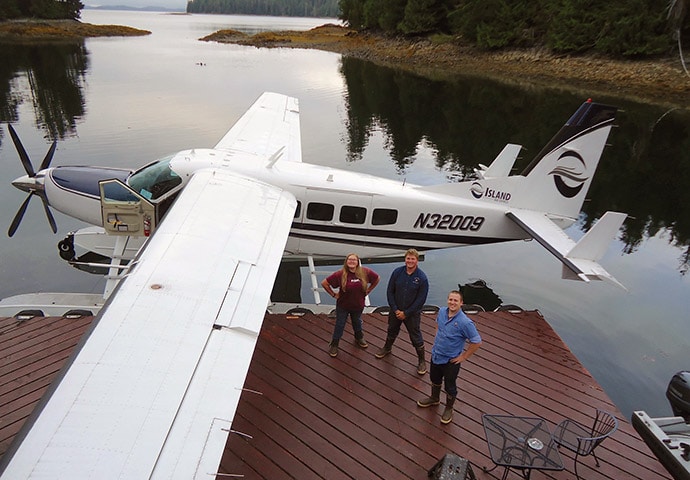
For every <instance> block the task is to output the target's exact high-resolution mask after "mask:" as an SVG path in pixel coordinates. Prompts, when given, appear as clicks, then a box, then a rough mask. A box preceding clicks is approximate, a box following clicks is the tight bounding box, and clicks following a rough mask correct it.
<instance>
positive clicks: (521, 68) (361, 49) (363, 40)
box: [201, 25, 690, 108]
mask: <svg viewBox="0 0 690 480" xmlns="http://www.w3.org/2000/svg"><path fill="white" fill-rule="evenodd" d="M201 40H205V41H216V42H221V43H235V44H240V45H253V46H255V47H268V48H275V47H283V48H315V49H320V50H327V51H331V52H336V53H340V54H343V55H349V56H353V57H358V58H363V59H366V60H370V61H372V62H375V63H377V64H380V65H385V66H390V67H393V68H400V69H403V70H407V71H411V72H413V73H416V74H419V75H422V76H425V77H430V78H439V79H441V78H452V77H453V76H454V75H459V74H460V75H476V76H483V77H490V78H492V79H494V80H497V81H501V82H506V83H513V84H514V83H520V84H526V85H536V86H541V87H552V88H559V89H566V90H572V91H577V92H580V93H583V94H584V95H585V96H592V95H596V94H598V95H610V96H616V97H624V98H629V99H631V100H634V101H641V102H646V103H654V104H662V105H668V106H669V107H681V108H690V76H688V75H686V74H685V72H684V71H683V69H682V67H681V65H680V60H679V59H678V58H677V57H675V58H670V57H669V58H662V59H657V60H653V61H652V60H644V61H632V60H630V61H624V60H612V59H606V58H598V57H593V56H581V57H578V56H557V55H554V54H551V53H549V52H546V51H543V50H507V51H506V50H502V51H497V52H487V51H481V50H477V49H476V48H473V47H470V46H461V45H458V44H457V43H455V42H450V41H438V40H433V39H429V38H417V39H405V38H390V37H384V36H380V35H374V34H369V33H361V32H356V31H354V30H351V29H348V28H345V27H341V26H337V25H324V26H321V27H316V28H314V29H312V30H309V31H307V32H297V31H288V32H263V33H258V34H255V35H251V36H249V35H246V34H243V33H241V32H237V31H234V30H221V31H218V32H216V33H214V34H212V35H209V36H208V37H205V38H202V39H201Z"/></svg>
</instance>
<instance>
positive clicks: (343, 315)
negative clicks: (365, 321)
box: [333, 305, 362, 340]
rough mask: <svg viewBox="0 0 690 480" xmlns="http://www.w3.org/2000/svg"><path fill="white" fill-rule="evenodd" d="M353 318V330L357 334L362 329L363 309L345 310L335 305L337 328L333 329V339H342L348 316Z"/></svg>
mask: <svg viewBox="0 0 690 480" xmlns="http://www.w3.org/2000/svg"><path fill="white" fill-rule="evenodd" d="M348 315H349V316H350V318H351V319H352V330H354V332H355V335H357V334H358V333H359V332H361V331H362V310H345V309H344V308H341V307H339V306H337V305H336V307H335V330H333V340H340V337H342V336H343V332H344V331H345V324H346V323H347V316H348Z"/></svg>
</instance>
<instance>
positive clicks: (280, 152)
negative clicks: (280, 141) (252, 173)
mask: <svg viewBox="0 0 690 480" xmlns="http://www.w3.org/2000/svg"><path fill="white" fill-rule="evenodd" d="M284 149H285V146H284V145H283V146H282V147H280V148H279V149H278V150H276V153H274V154H273V155H271V157H270V158H269V159H268V165H266V168H273V165H275V164H276V162H277V161H278V160H280V157H282V156H283V150H284Z"/></svg>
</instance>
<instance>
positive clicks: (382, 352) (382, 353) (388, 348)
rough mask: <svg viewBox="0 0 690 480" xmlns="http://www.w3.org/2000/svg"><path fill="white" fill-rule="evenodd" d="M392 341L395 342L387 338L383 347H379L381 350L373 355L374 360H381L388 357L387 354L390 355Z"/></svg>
mask: <svg viewBox="0 0 690 480" xmlns="http://www.w3.org/2000/svg"><path fill="white" fill-rule="evenodd" d="M394 341H395V340H391V339H390V338H387V339H386V344H385V345H384V346H383V347H381V350H379V351H378V352H376V355H375V356H376V358H383V357H385V356H386V355H388V354H389V353H391V349H392V348H393V342H394Z"/></svg>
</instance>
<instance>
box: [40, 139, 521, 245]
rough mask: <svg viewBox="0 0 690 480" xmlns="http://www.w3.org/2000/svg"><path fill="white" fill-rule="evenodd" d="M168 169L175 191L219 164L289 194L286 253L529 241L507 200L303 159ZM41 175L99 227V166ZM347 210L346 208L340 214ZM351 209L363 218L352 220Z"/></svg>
mask: <svg viewBox="0 0 690 480" xmlns="http://www.w3.org/2000/svg"><path fill="white" fill-rule="evenodd" d="M66 168H68V169H70V173H71V174H73V175H79V174H80V173H79V169H81V168H84V169H85V170H86V169H87V168H88V169H89V173H90V177H91V178H90V179H89V182H90V188H84V187H78V186H77V185H76V182H69V183H67V182H59V181H57V179H58V177H60V176H61V170H64V169H66ZM170 168H171V169H172V170H173V171H174V172H175V173H177V175H179V176H180V177H181V178H182V184H181V185H179V187H177V188H176V190H175V191H176V192H177V191H179V190H181V189H182V188H184V185H185V184H186V182H187V181H188V179H189V178H191V176H192V175H193V174H194V173H195V172H196V171H198V170H201V169H204V168H220V169H229V170H231V171H232V172H233V173H235V174H239V175H243V176H246V177H248V178H252V179H254V180H256V181H258V182H264V183H267V184H270V185H274V186H278V187H280V188H283V189H285V190H287V191H289V192H290V193H292V194H293V195H294V196H295V198H297V200H298V202H299V207H298V210H299V211H298V212H296V216H295V219H294V221H293V226H292V229H291V232H290V238H289V239H288V243H287V246H286V249H285V255H286V257H292V256H298V257H303V256H305V255H312V256H314V257H341V256H344V255H346V254H347V253H348V252H350V251H353V250H354V251H357V252H358V254H359V255H360V256H362V257H380V256H394V255H399V254H401V253H403V252H405V250H407V249H408V248H411V247H413V248H417V249H418V250H420V251H426V250H433V249H439V248H449V247H456V246H462V245H477V244H485V243H495V242H503V241H509V240H517V239H526V238H529V235H527V234H526V233H525V232H524V231H523V230H522V229H521V228H519V227H518V226H517V225H515V224H514V223H513V222H511V221H510V220H508V219H507V218H506V217H505V213H504V212H505V203H504V202H503V201H502V200H496V199H491V198H489V199H486V200H485V201H473V200H468V199H463V198H458V197H457V196H451V195H447V194H442V193H435V192H429V191H426V190H424V188H423V187H421V188H420V187H419V186H417V185H412V184H408V183H405V182H403V181H397V180H389V179H384V178H380V177H375V176H371V175H366V174H361V173H355V172H348V171H345V170H339V169H335V168H330V167H323V166H319V165H313V164H308V163H300V162H276V163H275V164H272V165H271V161H270V160H266V159H261V158H254V157H253V156H250V155H247V154H240V155H233V154H232V153H228V152H222V151H217V150H212V149H194V150H185V151H181V152H178V153H177V154H175V155H174V156H173V158H172V159H171V160H170ZM41 173H42V174H43V178H44V189H45V192H46V196H47V198H48V200H49V202H50V206H51V207H53V208H55V209H57V210H59V211H61V212H62V213H64V214H66V215H69V216H71V217H75V218H78V219H80V220H82V221H84V222H86V223H89V224H92V225H102V215H101V202H100V197H99V196H98V191H97V181H95V180H96V178H97V177H98V175H99V169H98V168H97V167H56V168H51V169H47V170H45V171H43V172H41ZM129 173H130V172H128V171H126V170H119V171H118V170H113V169H102V171H101V172H100V174H101V175H102V178H101V179H102V180H106V179H110V178H114V177H119V178H120V179H124V178H126V177H127V176H128V174H129ZM114 174H116V175H114ZM66 184H68V185H72V188H68V187H66V186H65V185H66ZM314 204H321V205H323V206H327V205H332V206H333V214H332V217H331V218H330V219H320V218H322V217H321V216H319V218H309V217H310V216H312V215H310V214H309V213H308V209H309V208H310V206H311V205H314ZM321 205H320V206H321ZM343 207H345V210H346V212H345V214H343V215H341V211H342V208H343ZM324 208H326V209H328V207H324ZM348 209H349V210H348ZM375 210H376V211H377V212H381V211H383V212H386V213H390V214H393V213H392V212H395V215H396V216H397V218H396V219H395V221H394V222H391V219H390V218H384V219H383V220H381V219H374V211H375ZM348 211H354V212H355V213H359V214H360V215H356V214H355V215H354V217H356V218H351V216H348V215H347V212H348ZM343 216H344V217H347V218H342V217H343ZM384 216H385V215H384ZM312 217H313V216H312ZM389 222H390V223H389ZM376 223H378V224H376Z"/></svg>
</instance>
